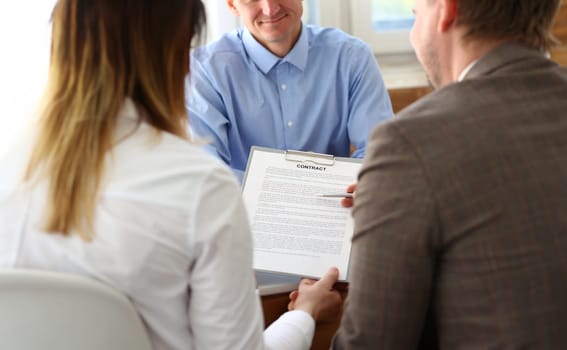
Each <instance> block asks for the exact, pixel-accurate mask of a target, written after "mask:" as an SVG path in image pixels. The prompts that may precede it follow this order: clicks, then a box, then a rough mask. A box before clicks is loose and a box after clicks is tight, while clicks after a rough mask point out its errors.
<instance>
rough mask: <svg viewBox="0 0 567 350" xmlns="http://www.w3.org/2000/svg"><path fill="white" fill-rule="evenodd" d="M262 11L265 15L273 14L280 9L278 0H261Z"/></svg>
mask: <svg viewBox="0 0 567 350" xmlns="http://www.w3.org/2000/svg"><path fill="white" fill-rule="evenodd" d="M260 6H262V13H263V14H264V15H266V16H273V15H275V14H276V13H278V11H279V10H280V2H279V0H261V4H260Z"/></svg>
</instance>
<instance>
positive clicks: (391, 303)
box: [333, 123, 439, 350]
mask: <svg viewBox="0 0 567 350" xmlns="http://www.w3.org/2000/svg"><path fill="white" fill-rule="evenodd" d="M395 125H396V124H395V123H386V124H384V125H381V126H379V127H378V128H376V129H375V130H374V132H373V133H372V136H371V142H370V144H369V148H368V153H367V156H366V159H365V163H364V165H363V167H362V169H361V172H360V174H359V182H358V185H357V190H356V193H357V196H356V200H355V207H354V209H353V216H354V220H355V233H354V236H353V247H352V254H351V259H352V261H351V265H350V270H349V278H350V280H351V283H350V286H349V294H348V299H347V302H346V305H345V310H344V314H343V318H342V322H341V325H340V328H339V330H338V332H337V334H336V337H335V339H334V341H333V348H335V349H398V350H403V349H416V348H417V347H418V345H419V343H420V339H421V337H422V333H423V329H424V328H425V323H426V322H425V319H426V315H427V313H428V308H429V307H430V298H431V295H432V292H431V291H432V287H433V283H434V276H435V261H436V246H437V241H438V239H437V237H438V231H439V229H438V224H437V223H438V220H437V216H436V209H435V202H434V200H433V195H432V193H431V190H430V186H429V184H428V181H427V176H426V174H425V172H424V170H423V166H422V164H421V162H420V158H419V156H418V153H417V152H416V151H415V150H414V148H413V147H412V146H411V145H410V143H409V142H408V141H407V140H405V139H404V137H403V136H402V135H401V133H400V132H399V130H398V129H397V128H396V126H395Z"/></svg>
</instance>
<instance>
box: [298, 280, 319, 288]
mask: <svg viewBox="0 0 567 350" xmlns="http://www.w3.org/2000/svg"><path fill="white" fill-rule="evenodd" d="M316 282H317V281H316V280H313V279H310V278H302V279H301V281H300V282H299V285H300V286H312V285H314V284H315V283H316Z"/></svg>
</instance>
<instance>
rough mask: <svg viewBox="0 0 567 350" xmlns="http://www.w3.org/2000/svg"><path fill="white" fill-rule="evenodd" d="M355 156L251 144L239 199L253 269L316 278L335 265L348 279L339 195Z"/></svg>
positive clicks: (355, 167) (345, 222)
mask: <svg viewBox="0 0 567 350" xmlns="http://www.w3.org/2000/svg"><path fill="white" fill-rule="evenodd" d="M360 166H361V159H352V158H335V157H332V156H329V155H321V154H317V153H310V152H297V151H287V152H286V151H281V150H275V149H268V148H261V147H252V150H251V151H250V157H249V160H248V165H247V168H246V174H245V177H244V181H243V197H244V203H245V205H246V209H247V211H248V216H249V219H250V224H251V227H252V234H253V237H254V268H255V269H256V270H263V271H272V272H279V273H287V274H294V275H300V276H306V277H315V278H318V277H321V276H322V275H323V274H324V273H325V272H326V271H327V269H328V268H329V267H331V266H336V267H338V268H339V271H340V276H339V280H341V281H347V280H348V264H349V259H350V251H351V238H352V233H353V221H352V217H351V213H350V209H348V208H344V207H343V206H341V203H340V202H341V198H337V197H324V196H322V195H324V194H337V193H344V191H345V189H346V187H347V186H348V185H350V184H352V183H354V182H356V176H357V174H358V171H359V169H360Z"/></svg>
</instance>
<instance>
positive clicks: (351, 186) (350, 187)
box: [346, 182, 356, 193]
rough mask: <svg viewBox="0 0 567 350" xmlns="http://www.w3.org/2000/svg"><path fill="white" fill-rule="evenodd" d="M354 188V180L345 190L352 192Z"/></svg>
mask: <svg viewBox="0 0 567 350" xmlns="http://www.w3.org/2000/svg"><path fill="white" fill-rule="evenodd" d="M355 190H356V182H355V183H353V184H350V185H348V186H347V188H346V191H347V192H348V193H353V192H354V191H355Z"/></svg>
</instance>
